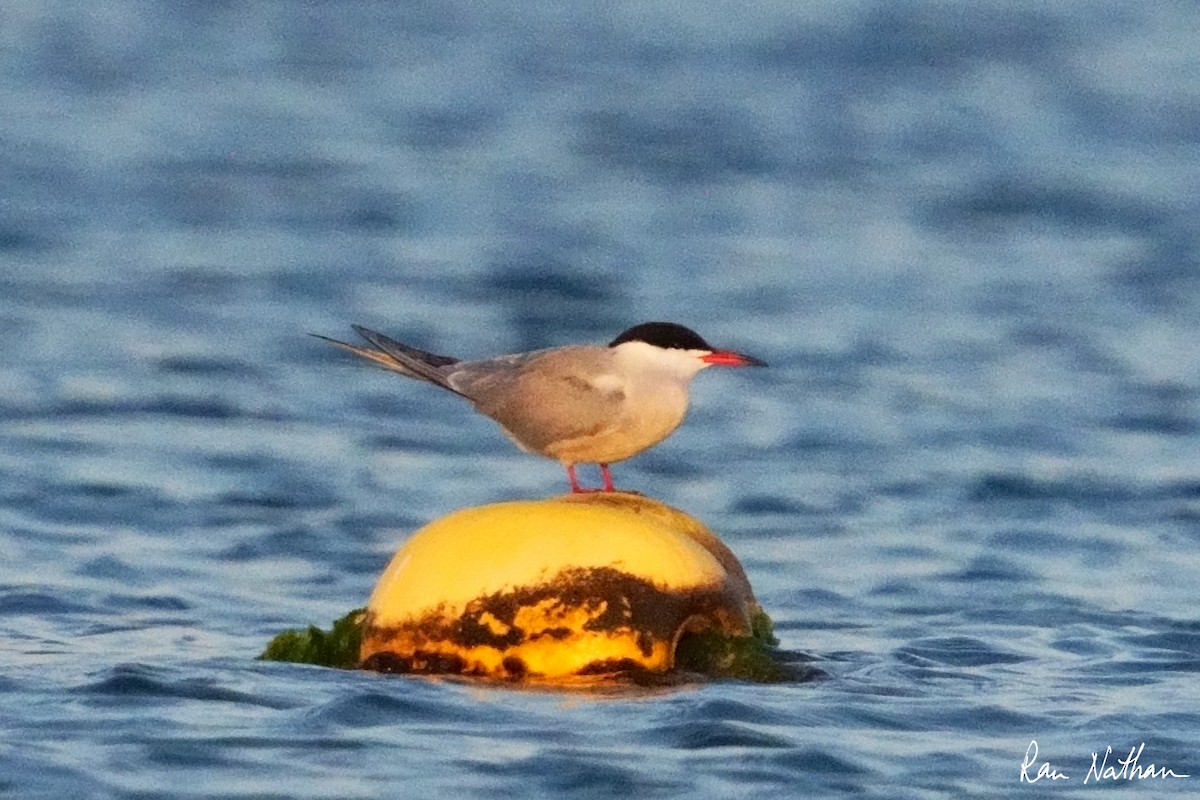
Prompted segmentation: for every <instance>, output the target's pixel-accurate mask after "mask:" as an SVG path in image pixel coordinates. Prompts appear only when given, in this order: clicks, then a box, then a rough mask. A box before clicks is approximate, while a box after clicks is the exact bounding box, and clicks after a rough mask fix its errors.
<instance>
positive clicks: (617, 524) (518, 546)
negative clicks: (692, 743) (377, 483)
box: [359, 492, 770, 682]
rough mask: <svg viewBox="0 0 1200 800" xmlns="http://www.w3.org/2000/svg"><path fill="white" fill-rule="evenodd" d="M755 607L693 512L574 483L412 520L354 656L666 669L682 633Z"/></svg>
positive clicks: (735, 627) (408, 663)
mask: <svg viewBox="0 0 1200 800" xmlns="http://www.w3.org/2000/svg"><path fill="white" fill-rule="evenodd" d="M764 620H766V615H765V614H763V612H762V610H761V608H759V606H758V604H757V602H756V601H755V599H754V595H753V592H752V591H751V589H750V584H749V581H747V579H746V574H745V572H744V570H743V569H742V567H741V565H740V564H739V563H738V561H737V558H736V557H735V556H734V555H733V553H732V552H731V551H730V550H729V548H727V547H726V546H725V545H724V544H723V543H722V542H721V541H720V540H719V539H718V538H717V537H716V536H715V535H714V534H713V533H712V532H711V531H710V530H709V529H708V528H706V527H705V526H704V525H703V524H702V523H700V522H699V521H697V520H696V519H694V518H693V517H690V516H688V515H687V514H685V513H683V512H682V511H679V510H678V509H675V508H672V507H671V506H668V505H665V504H663V503H660V502H658V501H655V500H651V499H649V498H646V497H643V496H641V495H634V494H628V493H623V492H617V493H591V494H573V495H566V496H563V497H557V498H551V499H547V500H539V501H518V502H507V503H497V504H494V505H488V506H482V507H478V508H468V509H464V510H461V511H457V512H454V513H452V514H449V515H447V516H445V517H442V518H441V519H438V520H436V521H434V522H432V523H430V524H429V525H427V526H425V527H424V528H422V529H421V530H420V531H418V532H417V533H416V534H414V535H413V537H412V538H411V539H409V540H408V541H407V542H406V543H405V544H404V545H403V546H402V547H401V548H400V549H399V550H398V551H397V553H396V554H395V556H394V557H393V559H392V561H391V563H390V564H389V566H388V567H387V569H386V571H385V572H384V574H383V576H382V578H381V579H380V581H379V583H378V584H377V586H376V588H375V591H374V593H373V594H372V595H371V599H370V601H369V602H368V604H367V610H366V615H365V617H364V619H363V627H362V646H361V650H360V662H359V665H360V666H361V667H362V668H364V669H372V670H378V671H384V672H408V673H426V674H461V675H475V676H485V677H491V678H501V679H509V680H535V681H548V682H571V681H579V680H584V681H586V680H588V679H591V678H595V677H600V676H605V675H611V674H614V673H623V672H630V671H638V672H649V673H664V672H666V671H668V670H671V669H672V668H674V667H675V666H676V649H677V645H678V644H679V642H680V639H681V637H683V636H684V635H686V634H689V633H692V634H701V633H707V634H711V635H715V636H717V637H718V638H720V639H722V640H749V639H750V638H751V637H753V636H756V635H759V634H761V633H762V625H763V622H764ZM767 624H768V625H769V621H768V623H767ZM765 635H766V637H767V638H768V639H769V636H770V634H769V632H768V633H766V634H765Z"/></svg>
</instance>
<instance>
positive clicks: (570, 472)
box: [567, 464, 583, 494]
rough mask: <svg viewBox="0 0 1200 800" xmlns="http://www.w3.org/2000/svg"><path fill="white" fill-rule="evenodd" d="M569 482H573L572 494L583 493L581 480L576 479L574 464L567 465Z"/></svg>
mask: <svg viewBox="0 0 1200 800" xmlns="http://www.w3.org/2000/svg"><path fill="white" fill-rule="evenodd" d="M567 480H569V481H570V482H571V493H572V494H578V493H580V492H582V491H583V487H582V486H580V485H579V478H577V477H575V465H574V464H567Z"/></svg>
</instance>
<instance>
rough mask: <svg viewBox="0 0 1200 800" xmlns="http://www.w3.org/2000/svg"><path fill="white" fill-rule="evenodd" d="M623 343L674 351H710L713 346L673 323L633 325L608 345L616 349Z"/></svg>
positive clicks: (693, 332) (688, 329)
mask: <svg viewBox="0 0 1200 800" xmlns="http://www.w3.org/2000/svg"><path fill="white" fill-rule="evenodd" d="M625 342H645V343H646V344H652V345H654V346H655V347H662V348H668V349H675V350H712V349H713V346H712V345H711V344H709V343H708V342H706V341H704V339H703V338H702V337H701V336H700V334H698V333H696V332H695V331H694V330H692V329H691V328H685V327H684V326H682V325H677V324H675V323H674V322H643V323H642V324H641V325H634V326H633V327H632V328H630V329H629V330H627V331H625V332H623V333H622V334H621V335H620V336H618V337H617V338H615V339H613V340H612V341H611V342H609V343H608V346H609V347H616V346H617V345H619V344H625Z"/></svg>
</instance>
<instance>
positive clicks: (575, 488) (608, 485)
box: [567, 464, 616, 494]
mask: <svg viewBox="0 0 1200 800" xmlns="http://www.w3.org/2000/svg"><path fill="white" fill-rule="evenodd" d="M600 476H601V477H602V478H604V488H603V489H585V488H583V487H582V486H580V485H579V478H578V477H577V476H576V475H575V465H574V464H567V480H568V481H570V482H571V494H590V493H592V492H615V491H616V487H614V486H613V479H612V473H611V472H609V470H608V464H601V465H600Z"/></svg>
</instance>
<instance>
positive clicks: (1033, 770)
mask: <svg viewBox="0 0 1200 800" xmlns="http://www.w3.org/2000/svg"><path fill="white" fill-rule="evenodd" d="M1145 749H1146V743H1145V742H1142V743H1141V744H1139V745H1138V746H1137V747H1131V748H1129V755H1127V756H1125V757H1123V758H1118V759H1115V760H1113V761H1112V762H1111V763H1110V762H1109V758H1110V757H1111V756H1112V754H1113V749H1112V748H1111V747H1106V748H1104V755H1103V756H1101V755H1100V754H1099V753H1092V765H1091V766H1090V767H1088V771H1087V774H1086V775H1084V776H1083V782H1084V783H1092V782H1095V783H1100V782H1102V781H1108V782H1118V781H1137V780H1142V779H1144V778H1188V777H1191V776H1190V775H1185V774H1180V773H1178V772H1176V771H1175V770H1173V769H1169V768H1167V767H1160V766H1158V765H1156V764H1154V763H1153V762H1150V763H1148V764H1143V763H1141V759H1142V751H1143V750H1145ZM1070 779H1071V776H1070V775H1068V774H1067V773H1066V772H1064V771H1063V769H1062V768H1061V767H1057V766H1055V765H1054V764H1051V763H1050V762H1049V761H1042V762H1041V763H1038V743H1037V740H1036V739H1032V740H1030V742H1029V747H1027V748H1026V749H1025V759H1024V760H1023V761H1022V762H1021V783H1037V782H1038V781H1040V780H1048V781H1051V782H1054V781H1068V780H1070Z"/></svg>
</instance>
